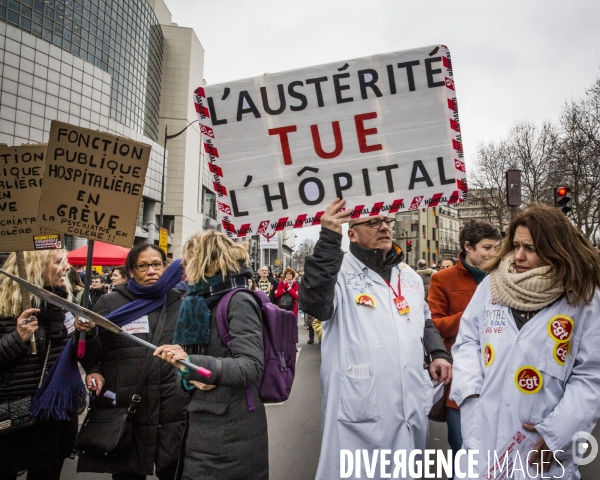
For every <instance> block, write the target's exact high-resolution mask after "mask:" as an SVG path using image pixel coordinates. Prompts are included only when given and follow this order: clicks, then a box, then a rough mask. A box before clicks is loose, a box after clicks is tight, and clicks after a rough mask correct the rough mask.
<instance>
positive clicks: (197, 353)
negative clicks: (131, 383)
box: [155, 230, 269, 480]
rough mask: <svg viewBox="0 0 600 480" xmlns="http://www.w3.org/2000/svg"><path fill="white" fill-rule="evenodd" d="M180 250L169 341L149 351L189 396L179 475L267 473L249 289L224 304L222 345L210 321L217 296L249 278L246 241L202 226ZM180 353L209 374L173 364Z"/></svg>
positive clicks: (258, 330) (256, 328)
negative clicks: (182, 282)
mask: <svg viewBox="0 0 600 480" xmlns="http://www.w3.org/2000/svg"><path fill="white" fill-rule="evenodd" d="M182 256H183V264H184V265H185V272H186V277H187V280H188V283H189V286H188V295H187V296H186V298H185V299H184V300H183V301H182V304H181V309H180V311H179V318H178V320H177V327H176V329H175V336H174V338H173V342H174V343H175V344H176V345H163V346H161V347H159V348H158V349H157V350H156V352H155V355H158V356H160V357H161V358H163V359H164V360H168V361H170V362H172V363H173V365H175V366H176V367H177V368H179V375H180V376H181V377H182V378H183V381H182V388H184V389H185V390H186V391H187V392H188V393H189V395H190V401H189V403H188V407H187V410H188V422H187V426H186V434H185V435H184V440H183V442H184V445H183V447H182V450H181V452H182V455H181V458H180V463H179V468H178V473H179V475H180V477H179V478H182V479H184V480H185V479H195V478H236V479H238V480H243V479H254V480H259V479H268V478H269V457H268V451H269V447H268V437H267V418H266V414H265V407H264V405H263V403H262V402H261V401H260V399H259V397H258V391H257V389H256V387H255V386H254V383H255V382H256V381H257V380H258V378H259V377H260V376H261V374H262V372H263V361H264V360H263V358H264V354H263V337H262V327H261V312H260V308H259V306H258V305H257V303H256V301H255V300H254V298H253V296H252V295H251V294H250V292H244V291H243V290H240V291H239V292H238V293H235V294H234V295H233V297H232V298H231V302H230V303H229V307H228V314H227V319H228V321H229V335H230V337H231V342H230V345H231V346H230V347H227V346H226V345H224V344H223V343H222V342H221V338H220V336H219V332H218V330H217V325H216V311H217V308H216V307H217V305H218V303H219V300H220V299H221V297H222V296H223V295H224V294H225V293H227V292H229V291H231V290H233V289H236V288H239V287H247V286H248V279H249V278H251V277H252V270H251V269H250V268H249V267H248V251H247V245H246V244H244V243H235V242H233V241H232V240H230V239H229V238H228V237H227V236H226V235H224V234H222V233H219V232H216V231H214V230H208V231H205V232H202V233H197V234H196V235H193V236H192V237H191V238H190V239H189V240H188V241H187V242H186V244H185V245H184V247H183V252H182ZM188 358H189V359H190V361H192V362H194V363H195V364H196V365H199V366H202V367H205V368H207V369H209V370H210V371H211V372H213V374H212V376H211V377H210V378H204V377H199V376H198V375H197V374H196V373H195V372H190V371H189V370H188V369H186V368H180V365H179V364H177V363H176V362H177V360H180V359H188ZM247 386H252V387H251V388H249V389H246V387H247ZM247 395H252V399H253V401H254V405H255V407H256V409H255V410H254V411H249V408H248V403H247V402H248V398H247ZM248 459H251V460H248Z"/></svg>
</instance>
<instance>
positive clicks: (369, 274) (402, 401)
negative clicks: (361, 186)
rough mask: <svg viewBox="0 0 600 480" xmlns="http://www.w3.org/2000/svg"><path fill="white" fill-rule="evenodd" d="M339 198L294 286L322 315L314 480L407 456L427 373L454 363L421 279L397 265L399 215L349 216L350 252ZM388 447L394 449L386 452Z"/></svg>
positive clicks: (421, 412) (421, 439)
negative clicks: (344, 243) (319, 428)
mask: <svg viewBox="0 0 600 480" xmlns="http://www.w3.org/2000/svg"><path fill="white" fill-rule="evenodd" d="M344 205H345V201H344V200H339V199H336V200H335V201H334V202H332V203H331V204H330V205H329V206H328V207H327V209H326V210H325V212H324V213H323V216H322V217H321V226H322V229H321V235H320V238H319V241H318V242H317V244H316V246H315V249H314V254H313V255H312V256H310V257H308V258H307V260H306V263H305V273H304V277H303V279H302V283H301V285H300V308H301V309H302V310H304V311H305V312H307V313H308V314H310V315H313V316H314V317H315V318H318V319H319V320H321V321H322V322H323V339H322V347H321V355H322V363H321V389H322V392H323V404H322V422H323V425H322V430H323V440H322V446H321V456H320V459H319V467H318V470H317V476H316V478H317V479H320V480H325V479H338V478H349V476H347V475H348V474H349V475H350V477H351V478H357V477H358V478H360V473H359V471H360V472H361V473H363V474H366V473H367V471H368V470H371V469H373V472H374V476H370V475H369V478H389V475H390V474H391V473H392V472H393V470H394V468H395V463H394V458H393V457H394V453H395V452H401V453H400V454H402V453H404V454H405V455H406V458H407V459H408V457H409V455H410V453H411V451H413V450H415V449H420V450H424V449H425V446H426V442H427V433H428V419H427V414H428V412H429V410H430V409H431V404H432V394H433V386H432V382H431V379H430V374H431V377H432V378H433V379H434V380H437V381H438V382H445V383H448V382H449V381H450V379H451V376H452V373H451V365H450V363H449V362H448V360H449V356H448V354H447V353H446V349H445V348H444V344H443V342H442V340H441V337H440V335H439V332H438V331H437V329H436V328H435V326H434V325H433V322H432V321H431V315H430V313H429V308H428V306H427V303H426V302H425V301H424V289H423V282H422V280H421V278H420V277H419V276H418V275H417V274H416V273H415V272H414V271H413V270H412V269H411V268H410V267H409V266H407V265H406V264H404V263H401V260H402V258H403V254H402V250H401V249H400V247H398V246H397V245H395V244H394V243H393V242H392V228H391V227H392V226H393V223H394V221H395V219H393V218H388V217H387V216H385V215H379V216H376V217H369V218H367V219H364V218H363V219H359V220H353V221H352V222H350V228H349V230H348V236H349V238H350V253H348V254H346V255H344V253H343V252H342V250H341V242H342V224H344V223H347V222H348V221H349V220H350V219H349V215H350V211H349V210H346V211H344V210H343V207H344ZM424 355H427V357H428V358H429V359H430V361H431V362H430V366H429V372H428V371H427V369H425V368H424V361H423V360H424ZM357 450H358V451H359V452H357ZM377 450H378V451H379V452H377ZM384 450H390V451H391V453H390V454H389V455H388V456H387V457H383V456H382V451H384ZM344 454H347V455H344ZM365 457H366V458H368V460H369V461H368V462H367V463H368V465H367V464H365ZM382 460H383V461H382ZM385 461H387V462H389V463H390V464H388V465H386V464H385ZM373 462H375V465H373ZM350 472H351V473H350ZM407 478H410V477H408V476H407Z"/></svg>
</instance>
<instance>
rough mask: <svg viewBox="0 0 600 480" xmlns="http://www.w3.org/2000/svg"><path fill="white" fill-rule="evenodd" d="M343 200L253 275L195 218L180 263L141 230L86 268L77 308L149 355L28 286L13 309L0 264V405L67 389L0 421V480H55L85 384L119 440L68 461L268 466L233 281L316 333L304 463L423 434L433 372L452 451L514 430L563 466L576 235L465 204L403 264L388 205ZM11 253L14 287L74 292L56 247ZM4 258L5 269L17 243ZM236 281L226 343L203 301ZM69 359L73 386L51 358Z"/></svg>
mask: <svg viewBox="0 0 600 480" xmlns="http://www.w3.org/2000/svg"><path fill="white" fill-rule="evenodd" d="M344 206H345V201H344V200H339V199H338V200H335V201H334V202H332V203H331V204H330V205H329V206H328V207H327V209H326V210H325V211H324V213H323V215H322V217H321V232H320V238H319V240H318V241H317V243H316V245H315V248H314V252H313V255H311V256H309V257H307V259H306V261H305V268H304V272H302V273H298V272H295V271H294V270H293V269H291V268H288V269H285V270H284V271H283V272H282V273H281V276H280V277H279V278H276V277H275V275H274V274H273V273H272V272H270V271H269V268H268V267H266V266H261V267H260V268H258V270H257V271H256V272H253V271H252V269H251V268H250V266H249V265H250V264H249V255H248V251H247V246H246V244H244V243H238V242H234V241H232V240H231V239H230V238H229V237H227V236H226V235H224V234H221V233H219V232H216V231H211V230H209V231H205V232H202V233H198V234H196V235H193V236H192V237H191V238H190V239H188V240H187V242H186V243H185V245H184V247H183V250H182V258H181V259H178V260H175V261H172V262H170V263H168V262H169V260H168V259H167V257H166V255H165V253H164V251H163V250H162V249H160V248H158V247H157V246H155V245H150V244H146V243H143V244H138V245H135V246H134V247H133V248H132V249H131V251H130V252H129V255H128V256H127V260H126V262H125V265H124V266H120V267H116V268H114V269H112V271H110V272H108V273H109V275H108V276H106V275H105V274H104V272H102V273H101V274H99V275H95V276H93V277H92V279H91V286H92V287H91V289H90V296H89V298H88V299H87V304H88V305H89V306H90V308H91V309H93V310H94V311H95V312H96V313H99V314H100V315H102V316H104V317H106V318H107V319H109V320H111V321H112V322H114V323H115V324H117V325H118V326H119V327H120V328H122V329H123V330H124V331H126V332H131V333H133V334H135V335H136V336H138V337H139V338H141V339H142V340H145V341H147V342H150V343H152V344H154V345H157V346H158V348H157V350H155V351H152V350H148V349H147V348H145V347H143V346H140V345H138V344H136V343H132V342H131V341H130V340H129V339H127V338H125V337H124V336H122V335H115V334H114V333H112V332H110V331H108V330H105V329H103V328H99V327H98V326H96V325H95V324H94V323H93V322H91V321H88V320H85V319H80V318H77V317H76V318H73V317H72V316H70V314H68V313H67V312H65V311H64V310H62V309H60V308H58V307H56V306H54V305H52V304H48V303H46V302H44V301H40V300H39V299H38V298H37V297H34V296H31V298H30V300H31V302H32V308H27V309H23V306H22V305H23V300H24V299H23V298H22V295H23V294H22V291H21V290H20V289H19V287H18V286H17V284H15V283H14V282H12V281H11V280H9V279H8V278H7V277H5V276H0V385H1V386H2V387H1V388H0V403H1V402H4V401H8V400H12V399H17V398H21V397H24V396H27V395H29V396H33V400H32V402H33V404H36V405H37V404H38V403H36V402H41V403H43V402H44V401H47V400H45V397H44V395H46V394H47V393H48V392H49V391H52V385H53V384H56V383H58V382H64V385H65V386H64V388H63V390H64V391H69V394H70V396H69V398H71V399H74V400H73V401H72V402H71V403H69V404H67V403H64V402H63V403H61V404H60V405H59V406H54V407H53V408H54V410H53V411H55V412H56V411H57V412H58V413H57V414H55V415H46V416H44V415H41V416H40V417H39V418H38V420H37V421H36V422H35V424H34V425H33V426H30V427H28V428H26V429H22V430H15V431H11V430H8V431H5V432H1V431H0V465H1V466H2V470H1V471H0V479H14V478H16V477H17V475H19V474H20V473H22V472H24V471H27V472H28V473H27V478H28V479H30V480H35V479H49V480H52V479H59V478H60V473H61V469H62V465H63V461H64V459H65V458H67V457H68V456H70V455H71V453H72V451H73V446H74V443H75V439H76V436H77V427H78V422H77V419H78V412H79V411H80V410H81V409H80V407H81V405H82V402H85V395H81V393H82V392H84V391H85V390H84V388H85V389H87V391H88V392H89V396H90V400H89V404H90V408H113V407H114V408H123V407H125V408H126V407H128V406H129V405H130V403H131V402H132V401H133V400H135V401H136V402H137V403H136V408H135V410H134V412H133V413H132V414H131V417H130V421H131V422H132V426H133V428H132V436H131V442H130V445H128V447H127V450H126V451H127V453H126V454H121V455H98V454H96V453H94V452H86V451H79V452H78V453H79V460H78V466H77V469H78V471H79V472H98V473H110V474H112V477H113V479H115V480H124V479H132V480H138V479H143V478H146V476H148V475H156V476H157V477H158V478H159V479H161V480H171V479H175V478H178V479H179V478H180V479H193V478H210V479H232V478H236V479H267V478H269V458H268V434H267V419H266V413H265V407H264V405H263V403H262V402H261V400H260V397H259V395H258V390H257V389H256V386H255V383H256V381H257V380H258V379H259V378H260V377H261V375H262V372H263V370H264V367H265V365H264V355H263V332H262V326H261V310H260V306H259V305H258V304H257V302H256V300H255V296H254V295H252V294H251V293H250V292H248V291H247V290H246V291H244V290H245V289H249V290H254V291H256V290H261V291H263V292H264V293H265V294H266V295H267V296H268V297H269V299H270V301H271V302H273V303H274V304H276V305H278V306H279V308H282V309H286V310H289V311H291V312H293V313H294V315H295V316H296V318H298V315H299V313H300V312H303V316H304V317H305V322H306V327H307V328H308V344H314V341H315V337H317V339H318V340H319V341H320V342H322V349H321V356H322V364H321V390H322V394H323V401H322V405H321V418H322V435H323V441H322V444H321V454H320V458H319V465H318V470H317V474H316V478H318V479H334V478H336V479H337V478H339V477H340V452H341V451H350V452H355V451H363V450H367V451H374V450H376V449H381V448H385V449H390V450H391V451H397V450H404V451H407V452H410V451H413V450H421V451H422V450H424V449H425V448H426V445H427V438H428V428H429V420H428V412H429V410H430V409H431V407H432V404H433V398H434V390H437V389H439V388H443V389H444V391H445V394H444V395H445V402H446V422H447V425H448V441H449V444H450V446H451V448H452V451H453V452H454V453H457V452H458V451H459V450H460V449H470V450H478V451H479V457H480V459H481V460H482V461H480V462H479V466H480V467H478V468H480V470H479V471H478V475H481V476H482V478H485V475H488V474H489V472H487V471H485V469H484V467H485V466H486V465H487V462H486V461H484V460H485V459H486V458H487V455H488V454H489V453H490V452H492V451H494V452H496V454H498V453H499V452H502V451H503V449H506V444H507V442H508V441H509V440H510V439H511V438H514V437H515V435H521V436H522V438H529V439H530V440H531V445H533V447H532V448H533V449H534V450H536V452H538V453H535V454H534V455H531V456H530V457H528V460H530V462H529V463H530V465H529V466H528V467H527V468H529V469H530V474H532V472H535V468H537V467H535V465H537V464H536V462H537V463H538V464H541V465H542V467H543V468H544V470H545V474H546V477H545V478H572V479H577V478H580V476H579V473H578V467H577V462H576V460H575V459H574V458H573V455H572V453H571V447H570V442H571V439H572V438H573V435H574V434H575V433H577V432H582V431H583V432H591V431H592V429H593V428H594V426H595V424H596V422H597V420H598V418H599V417H600V409H599V408H598V402H597V399H598V398H600V352H599V351H598V349H597V348H596V346H597V344H598V342H599V341H600V324H599V322H598V317H599V316H600V294H599V290H598V289H599V288H600V258H599V256H598V254H597V251H596V250H595V249H594V248H593V247H592V245H591V244H590V242H589V241H588V240H587V239H586V238H585V237H584V236H583V235H581V233H580V232H578V231H577V229H576V228H575V227H574V226H573V225H572V224H571V223H570V222H569V221H568V220H567V219H566V217H565V216H564V215H563V214H561V213H560V212H559V211H558V210H556V209H553V208H550V207H544V206H532V207H530V208H528V209H526V210H524V211H522V212H521V213H520V214H518V215H517V216H516V217H515V218H514V219H513V221H512V222H511V224H510V226H509V229H508V232H507V234H506V237H505V238H504V240H503V239H502V236H501V234H500V232H499V231H498V229H496V228H495V227H493V226H492V225H490V224H487V223H485V222H482V221H476V220H473V221H470V222H467V223H466V224H465V225H464V227H463V228H462V229H461V232H460V238H459V240H460V241H459V243H460V252H459V253H458V256H457V258H452V257H446V258H442V259H441V260H440V261H439V263H438V264H437V265H430V266H428V265H427V263H425V262H424V261H419V262H418V263H417V266H416V268H415V269H413V268H411V267H410V266H409V265H407V264H406V263H404V262H403V260H404V253H403V251H402V249H401V248H400V247H399V246H398V245H397V244H395V243H394V242H393V235H392V234H393V226H394V222H395V219H394V218H392V217H388V216H386V215H379V216H375V217H369V218H368V219H364V218H362V219H351V218H350V217H349V214H350V211H349V210H346V209H344ZM346 223H348V224H349V225H348V227H349V228H348V237H349V240H350V248H349V252H347V253H344V252H343V251H342V248H341V244H342V238H343V237H342V226H343V225H344V224H346ZM24 255H25V261H26V267H27V268H26V271H27V279H28V280H29V281H30V282H31V283H33V284H35V285H38V286H40V287H43V288H45V289H47V290H48V291H51V292H53V293H56V294H58V295H59V296H61V297H63V298H65V299H69V300H70V301H72V302H76V303H79V304H82V303H86V302H84V299H83V291H84V288H83V284H82V282H81V278H80V275H79V274H78V272H77V271H76V270H75V269H73V268H72V267H70V266H69V264H68V253H67V252H66V251H65V250H54V251H37V252H25V253H24ZM3 268H4V269H5V270H6V271H8V272H9V273H13V274H16V272H17V260H16V254H12V255H11V256H9V258H8V260H7V261H6V263H5V265H4V267H3ZM235 289H240V292H239V293H236V294H235V295H233V297H232V299H231V301H230V303H229V305H228V307H227V320H228V322H229V335H230V342H229V344H228V345H225V344H224V343H223V341H222V340H221V338H222V337H221V335H220V332H219V331H218V330H219V325H218V324H217V320H216V318H217V313H216V312H217V306H218V305H219V302H220V300H221V298H223V296H224V295H226V294H227V293H228V292H231V291H232V290H235ZM261 295H262V294H261ZM83 333H85V336H84V335H83ZM83 338H85V342H86V347H85V351H84V352H83V355H81V356H78V355H77V353H78V346H79V341H80V340H82V339H83ZM32 343H34V344H35V345H36V347H37V348H36V349H35V350H37V353H36V352H34V349H33V348H32ZM77 361H78V362H79V364H80V365H81V368H82V369H83V370H84V372H85V374H84V378H85V381H84V382H83V383H82V384H81V385H79V384H77V382H76V380H77V378H75V377H78V378H79V382H80V383H81V377H79V372H78V371H77V372H75V373H73V372H70V371H68V369H67V367H66V365H68V363H69V362H71V363H73V364H75V362H77ZM182 361H187V362H192V363H193V364H194V365H197V366H199V367H202V368H205V369H208V370H209V371H210V372H212V374H211V375H210V376H209V377H205V376H202V375H200V374H199V373H198V372H196V371H194V370H190V368H189V367H187V366H186V365H184V364H182V363H181V362H182ZM61 375H62V376H61ZM69 376H70V377H69ZM65 379H66V380H68V381H65ZM442 386H443V387H442ZM41 392H43V395H42V394H41ZM71 394H72V395H71ZM40 397H44V398H40ZM251 402H252V403H253V408H252V409H251V408H249V405H250V404H251ZM24 445H26V446H27V448H26V449H25V448H23V446H24ZM561 450H562V453H561ZM463 458H464V459H466V458H467V457H466V456H465V457H463ZM542 462H543V463H542ZM455 467H457V465H455ZM465 470H466V467H465V465H462V471H463V472H464V471H465ZM381 475H382V478H385V477H384V475H383V473H382V474H381ZM561 475H565V476H564V477H561ZM377 478H379V477H377Z"/></svg>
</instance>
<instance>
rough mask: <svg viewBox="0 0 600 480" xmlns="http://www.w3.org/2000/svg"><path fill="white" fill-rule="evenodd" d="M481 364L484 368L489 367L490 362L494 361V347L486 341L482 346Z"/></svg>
mask: <svg viewBox="0 0 600 480" xmlns="http://www.w3.org/2000/svg"><path fill="white" fill-rule="evenodd" d="M482 354H483V364H484V365H485V368H487V367H489V366H490V365H491V364H492V363H494V356H495V353H494V347H492V345H491V344H490V343H486V344H485V346H484V347H483V352H482Z"/></svg>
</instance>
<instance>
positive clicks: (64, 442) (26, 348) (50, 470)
mask: <svg viewBox="0 0 600 480" xmlns="http://www.w3.org/2000/svg"><path fill="white" fill-rule="evenodd" d="M66 254H67V251H66V250H43V251H35V252H23V256H24V259H25V264H26V271H27V280H28V281H29V282H31V283H34V284H35V285H38V286H43V287H44V288H45V289H47V290H50V291H51V292H53V293H55V294H56V295H59V296H61V297H63V298H69V295H70V287H69V284H68V282H67V281H66V275H67V272H68V270H69V263H68V262H67V255H66ZM3 268H4V270H6V271H7V272H8V273H12V274H13V275H18V269H17V259H16V253H12V254H11V255H10V256H9V257H8V259H7V260H6V263H5V264H4V267H3ZM21 300H22V299H21V292H20V289H19V286H18V284H17V283H15V282H13V281H12V280H10V279H9V278H8V277H6V276H4V275H1V276H0V405H5V404H6V403H5V402H7V401H13V402H14V401H16V400H18V399H21V398H25V397H28V396H31V395H33V394H35V393H36V391H37V390H38V388H39V386H40V383H41V379H42V377H43V376H45V375H46V374H47V373H48V372H49V371H50V370H51V369H52V367H53V366H54V365H55V363H56V362H57V359H58V358H59V356H60V354H61V352H62V350H63V348H64V347H65V345H67V343H68V342H69V338H70V337H69V333H70V332H69V331H70V330H72V329H73V316H72V315H70V314H68V315H69V317H68V318H67V316H65V312H64V311H63V310H62V309H60V308H59V307H55V306H54V305H48V304H46V303H45V302H42V303H40V302H39V301H38V299H37V298H36V297H33V296H32V304H33V305H34V306H35V307H36V308H31V309H28V310H25V311H22V308H21ZM32 340H33V341H34V342H35V344H36V349H37V354H34V353H33V351H32V349H31V342H32ZM65 416H66V417H67V418H68V420H56V419H54V418H53V419H50V420H43V419H38V420H37V422H36V423H35V424H34V425H32V426H30V427H26V428H24V429H22V430H14V429H12V428H5V427H6V426H7V425H4V424H3V425H0V478H1V479H15V478H16V477H17V474H18V473H21V472H23V471H25V470H27V472H28V474H27V478H28V479H29V480H33V479H40V480H42V479H43V480H58V479H59V478H60V472H61V470H62V465H63V462H64V459H65V458H67V457H68V456H69V455H70V454H71V450H72V448H73V442H74V440H75V435H76V433H77V412H76V410H75V411H71V412H67V413H66V415H65ZM3 423H4V422H3ZM8 423H11V422H8Z"/></svg>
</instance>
